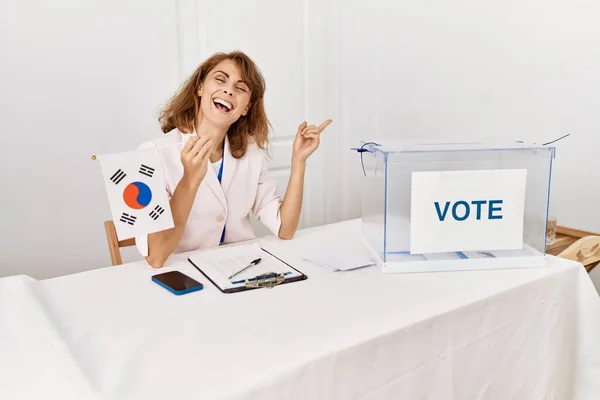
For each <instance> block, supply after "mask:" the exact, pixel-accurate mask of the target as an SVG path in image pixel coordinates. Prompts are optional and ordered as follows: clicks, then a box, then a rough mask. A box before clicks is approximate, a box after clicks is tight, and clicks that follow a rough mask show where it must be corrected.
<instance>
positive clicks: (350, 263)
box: [302, 247, 374, 272]
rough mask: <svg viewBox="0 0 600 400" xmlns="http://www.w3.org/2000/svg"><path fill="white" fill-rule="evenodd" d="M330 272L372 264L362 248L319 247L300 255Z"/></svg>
mask: <svg viewBox="0 0 600 400" xmlns="http://www.w3.org/2000/svg"><path fill="white" fill-rule="evenodd" d="M302 258H304V259H305V260H308V261H311V262H313V263H315V264H317V265H319V266H321V267H323V268H325V269H327V270H329V271H331V272H336V271H349V270H351V269H356V268H361V267H366V266H368V265H373V264H374V262H373V261H372V260H371V258H370V257H369V255H368V254H366V253H365V251H364V250H363V249H350V248H347V247H345V248H339V247H338V248H319V249H313V250H311V251H308V252H306V253H305V254H304V256H303V257H302Z"/></svg>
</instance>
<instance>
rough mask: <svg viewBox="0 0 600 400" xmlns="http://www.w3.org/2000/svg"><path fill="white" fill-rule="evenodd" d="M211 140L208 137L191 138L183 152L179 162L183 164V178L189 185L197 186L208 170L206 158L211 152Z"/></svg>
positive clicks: (212, 144)
mask: <svg viewBox="0 0 600 400" xmlns="http://www.w3.org/2000/svg"><path fill="white" fill-rule="evenodd" d="M213 146H214V143H213V140H212V138H211V137H210V136H203V137H198V136H192V137H191V138H190V139H189V140H188V141H187V143H186V144H185V146H183V150H181V162H182V163H183V178H182V179H184V180H186V181H187V182H188V183H189V184H190V185H194V186H199V185H200V183H201V182H202V180H203V179H204V176H205V175H206V171H207V169H208V157H210V155H211V153H212V151H213Z"/></svg>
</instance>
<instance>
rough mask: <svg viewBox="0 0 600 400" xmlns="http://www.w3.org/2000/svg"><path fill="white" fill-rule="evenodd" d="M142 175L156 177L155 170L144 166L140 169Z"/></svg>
mask: <svg viewBox="0 0 600 400" xmlns="http://www.w3.org/2000/svg"><path fill="white" fill-rule="evenodd" d="M140 174H142V175H146V176H149V177H150V178H152V175H154V168H152V167H149V166H147V165H144V164H142V166H141V167H140Z"/></svg>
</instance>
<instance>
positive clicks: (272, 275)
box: [231, 271, 291, 285]
mask: <svg viewBox="0 0 600 400" xmlns="http://www.w3.org/2000/svg"><path fill="white" fill-rule="evenodd" d="M283 275H291V272H289V271H288V272H285V273H284V274H283ZM276 276H277V274H275V273H273V274H267V275H259V276H257V277H254V278H250V279H248V282H253V281H255V280H256V278H260V279H268V278H274V277H276ZM244 282H246V280H245V279H242V280H239V281H233V282H231V284H232V285H237V284H239V283H244Z"/></svg>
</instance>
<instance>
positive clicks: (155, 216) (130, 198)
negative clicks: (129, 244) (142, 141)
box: [98, 148, 174, 240]
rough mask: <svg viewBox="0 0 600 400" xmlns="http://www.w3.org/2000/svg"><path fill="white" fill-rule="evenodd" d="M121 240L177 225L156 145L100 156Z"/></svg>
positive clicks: (111, 207)
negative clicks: (174, 220)
mask: <svg viewBox="0 0 600 400" xmlns="http://www.w3.org/2000/svg"><path fill="white" fill-rule="evenodd" d="M98 160H100V165H101V168H102V175H103V177H104V185H105V186H106V193H107V195H108V202H109V204H110V209H111V212H112V219H113V222H114V224H115V228H116V230H117V236H118V238H119V240H124V239H128V238H132V237H135V236H142V235H147V234H149V233H153V232H158V231H163V230H166V229H171V228H173V227H174V224H173V216H172V215H171V208H170V206H169V197H168V196H167V191H166V188H165V178H164V173H163V170H162V167H161V163H160V159H159V155H158V152H157V150H156V149H155V148H150V149H141V150H135V151H127V152H122V153H113V154H105V155H102V156H98Z"/></svg>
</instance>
